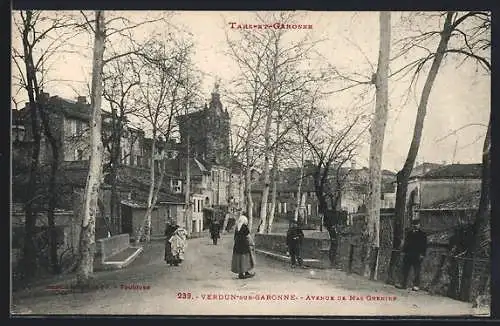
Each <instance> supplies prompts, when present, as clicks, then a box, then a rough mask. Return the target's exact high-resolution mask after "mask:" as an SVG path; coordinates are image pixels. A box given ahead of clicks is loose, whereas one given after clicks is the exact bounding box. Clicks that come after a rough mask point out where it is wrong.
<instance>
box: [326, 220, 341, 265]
mask: <svg viewBox="0 0 500 326" xmlns="http://www.w3.org/2000/svg"><path fill="white" fill-rule="evenodd" d="M328 234H329V235H330V250H329V251H328V258H329V260H330V267H335V260H336V258H337V247H338V243H339V242H338V233H337V228H336V227H335V225H330V226H329V227H328Z"/></svg>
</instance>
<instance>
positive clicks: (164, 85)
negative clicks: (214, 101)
mask: <svg viewBox="0 0 500 326" xmlns="http://www.w3.org/2000/svg"><path fill="white" fill-rule="evenodd" d="M191 49H192V46H191V44H187V43H186V44H182V43H181V42H178V41H176V40H174V39H167V40H165V41H159V42H152V43H151V44H150V45H149V46H148V47H145V49H144V51H143V52H142V54H141V60H142V62H143V65H142V68H141V81H140V86H139V89H140V92H139V95H138V102H137V103H138V104H139V105H140V106H141V107H142V108H143V109H142V110H139V111H138V112H137V113H136V115H137V116H138V117H139V118H141V119H143V120H144V121H145V122H146V123H147V124H148V126H149V129H150V131H151V135H152V148H151V157H150V160H151V166H150V188H149V194H148V201H147V209H146V213H145V216H144V223H143V224H142V225H141V227H140V229H139V230H138V233H137V236H136V239H135V241H136V242H137V243H138V242H139V241H140V240H141V238H142V237H143V235H145V238H146V241H149V239H150V235H151V213H152V211H153V209H154V207H155V206H156V201H157V198H158V193H159V191H160V188H161V187H162V185H163V178H164V176H165V156H164V152H162V149H159V146H162V144H161V142H160V143H159V142H158V140H159V137H162V139H164V140H165V141H166V142H167V144H168V141H169V140H170V138H171V136H172V134H173V133H174V128H175V118H176V117H177V116H179V115H181V114H183V113H185V110H186V107H187V105H189V104H191V102H190V101H191V100H192V97H191V94H192V90H191V89H190V88H193V87H195V85H194V84H193V80H190V79H189V78H190V75H191V74H192V71H191V70H192V67H191V66H190V65H191V62H190V54H191ZM163 150H167V149H163ZM155 162H158V166H157V164H156V163H155ZM157 170H158V171H159V172H160V175H159V178H158V180H157V179H156V171H157Z"/></svg>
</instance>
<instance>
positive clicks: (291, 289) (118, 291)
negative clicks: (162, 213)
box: [13, 234, 474, 316]
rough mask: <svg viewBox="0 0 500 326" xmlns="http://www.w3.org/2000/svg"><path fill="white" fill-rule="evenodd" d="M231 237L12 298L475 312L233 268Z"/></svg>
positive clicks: (26, 309)
mask: <svg viewBox="0 0 500 326" xmlns="http://www.w3.org/2000/svg"><path fill="white" fill-rule="evenodd" d="M232 244H233V242H232V236H231V235H230V234H229V235H223V236H222V239H221V240H220V242H219V244H218V245H217V246H215V245H213V244H212V243H211V240H210V239H209V238H208V237H207V238H198V239H191V240H189V244H188V248H187V253H186V261H185V262H184V263H183V264H182V265H181V266H177V267H175V266H174V267H172V266H168V265H166V264H165V262H164V261H163V244H162V243H161V242H154V243H151V244H149V245H147V246H146V248H145V251H144V253H143V254H142V255H141V256H140V257H139V258H137V260H136V261H134V262H133V263H132V264H131V265H129V267H127V268H126V269H123V270H119V271H108V272H101V273H97V277H98V279H99V282H100V284H101V285H102V286H103V288H102V289H98V290H95V291H92V292H88V293H76V292H74V291H67V293H65V294H56V293H54V287H57V286H56V285H55V286H53V287H52V289H47V293H46V295H44V296H42V297H29V298H24V299H15V298H14V302H13V303H14V304H15V310H16V311H17V312H19V313H30V314H69V315H75V314H115V315H116V314H118V315H122V314H125V315H267V316H269V315H289V316H290V315H293V316H297V315H298V316H310V315H319V316H332V315H336V316H366V315H369V316H402V315H404V316H408V315H412V316H454V315H472V314H474V310H473V309H472V307H471V305H470V304H467V303H463V302H459V301H455V300H451V299H448V298H444V297H440V296H431V295H428V294H426V293H423V292H411V291H408V290H399V289H395V288H394V287H392V286H389V285H385V284H383V283H380V282H373V281H369V280H366V279H364V278H363V277H361V276H357V275H346V274H345V273H343V272H341V271H337V270H311V269H292V268H290V267H289V266H288V265H287V264H285V263H282V262H278V261H274V260H271V259H270V258H266V257H263V256H260V255H258V256H257V266H256V269H255V272H256V276H255V277H254V278H250V279H245V280H240V279H238V278H237V276H236V275H235V274H232V273H231V271H230V263H231V253H232Z"/></svg>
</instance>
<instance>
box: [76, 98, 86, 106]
mask: <svg viewBox="0 0 500 326" xmlns="http://www.w3.org/2000/svg"><path fill="white" fill-rule="evenodd" d="M76 102H77V103H78V104H87V97H85V96H78V97H77V98H76Z"/></svg>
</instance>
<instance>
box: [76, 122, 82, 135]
mask: <svg viewBox="0 0 500 326" xmlns="http://www.w3.org/2000/svg"><path fill="white" fill-rule="evenodd" d="M75 134H76V135H77V136H82V135H83V122H81V121H75Z"/></svg>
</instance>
